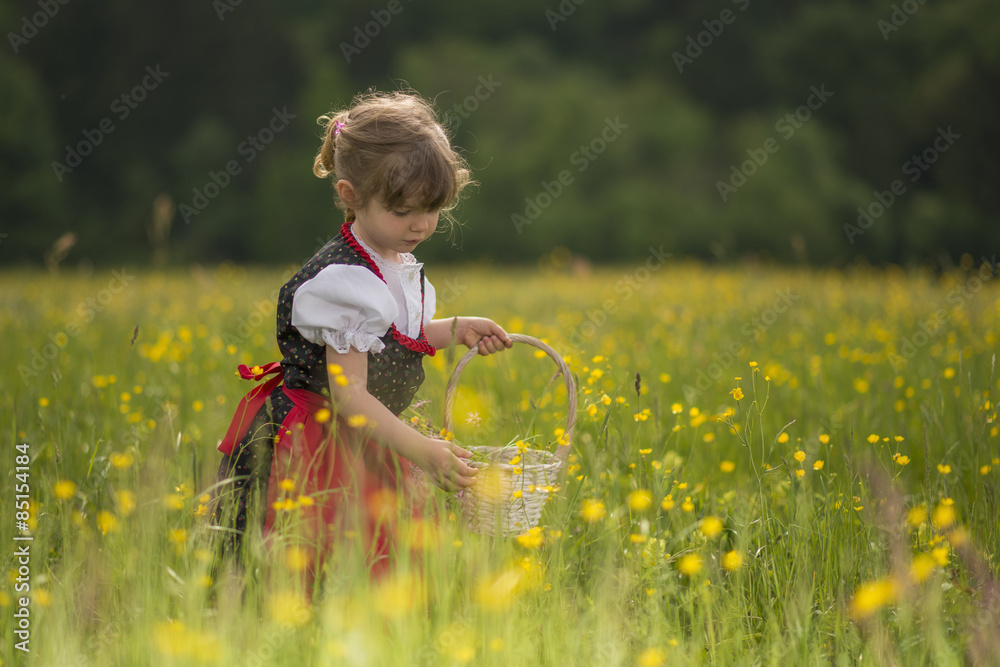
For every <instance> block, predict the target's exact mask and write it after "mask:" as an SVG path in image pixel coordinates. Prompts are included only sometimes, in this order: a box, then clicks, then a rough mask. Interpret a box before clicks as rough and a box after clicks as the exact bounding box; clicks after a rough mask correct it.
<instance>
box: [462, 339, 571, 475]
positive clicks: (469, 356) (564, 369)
mask: <svg viewBox="0 0 1000 667" xmlns="http://www.w3.org/2000/svg"><path fill="white" fill-rule="evenodd" d="M509 335H510V339H511V340H512V341H514V342H515V343H524V344H526V345H531V346H532V347H537V348H538V349H539V350H541V351H543V352H545V354H547V355H549V358H550V359H552V361H554V362H555V363H556V366H558V367H559V373H560V374H561V375H562V376H563V380H564V381H565V382H566V395H567V396H568V397H569V406H568V408H567V411H568V413H569V414H568V416H567V418H566V434H565V438H566V444H565V445H559V447H558V448H557V449H556V456H557V457H559V459H560V460H561V461H563V462H564V463H565V461H566V456H567V455H568V454H569V446H570V443H572V441H573V429H574V428H575V427H576V383H575V382H574V381H573V373H571V372H570V370H569V366H567V365H566V362H565V361H563V358H562V357H561V356H560V355H559V353H558V352H556V351H555V350H553V349H552V348H551V347H549V346H548V345H546V344H545V343H543V342H542V341H540V340H538V339H537V338H534V337H532V336H525V335H524V334H516V333H512V334H509ZM477 356H479V348H478V346H477V347H472V348H470V349H469V351H468V352H466V353H465V354H464V355H463V356H462V358H461V359H459V360H458V363H457V364H456V365H455V370H454V371H452V374H451V378H450V379H449V380H448V387H447V389H445V392H444V428H445V429H446V430H448V431H450V430H451V412H452V406H453V405H454V403H455V390H456V389H457V388H458V378H459V376H460V375H461V374H462V371H463V370H464V369H465V367H466V366H467V365H468V364H469V362H470V361H472V360H473V359H474V358H475V357H477Z"/></svg>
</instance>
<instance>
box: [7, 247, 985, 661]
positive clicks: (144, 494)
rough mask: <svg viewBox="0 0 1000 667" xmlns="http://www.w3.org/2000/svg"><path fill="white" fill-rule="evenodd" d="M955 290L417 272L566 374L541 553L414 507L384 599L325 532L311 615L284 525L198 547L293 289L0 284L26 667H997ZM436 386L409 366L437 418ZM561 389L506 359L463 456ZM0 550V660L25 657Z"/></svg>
mask: <svg viewBox="0 0 1000 667" xmlns="http://www.w3.org/2000/svg"><path fill="white" fill-rule="evenodd" d="M979 269H980V267H978V266H973V265H972V264H971V263H967V264H966V265H965V270H962V271H955V272H953V273H949V274H945V275H943V276H940V277H935V276H931V275H928V274H923V273H920V272H908V273H907V272H903V271H902V270H899V269H890V270H886V271H875V270H868V269H856V270H851V271H846V272H835V271H810V270H804V269H803V270H778V269H762V268H753V267H741V268H729V269H723V268H718V267H706V266H702V265H697V264H677V265H673V266H669V267H666V268H663V269H661V270H659V271H657V272H654V273H652V274H648V273H642V272H640V271H638V270H637V267H622V268H621V269H619V270H612V269H602V270H595V271H589V270H587V269H585V268H579V267H578V268H577V269H576V270H575V272H571V271H570V269H568V268H567V269H565V270H563V271H547V272H542V271H515V272H508V273H503V274H498V273H489V274H487V273H484V272H481V271H479V270H472V269H467V270H457V269H456V270H449V271H442V272H440V273H435V272H433V271H431V272H430V276H429V277H430V279H431V280H432V281H434V282H435V283H436V284H437V285H438V291H439V295H440V294H441V293H442V292H446V294H447V296H446V297H445V298H442V299H441V300H442V303H441V305H440V308H439V313H438V314H439V316H451V315H455V314H469V315H472V314H475V315H484V316H489V317H492V318H494V319H496V320H497V321H498V322H500V323H501V324H502V325H504V326H506V327H507V328H508V329H509V330H511V331H522V332H524V333H527V334H530V335H534V336H538V337H542V338H544V339H546V340H547V341H548V342H549V343H550V344H551V345H552V346H554V347H555V348H556V349H557V350H559V351H560V352H561V353H563V355H564V356H565V357H566V358H567V360H568V362H569V364H570V367H571V368H572V370H573V371H574V373H575V376H576V380H577V385H578V391H579V393H580V396H579V398H580V405H581V409H580V412H579V415H578V423H577V432H576V436H575V438H574V442H573V448H572V454H571V457H570V460H569V465H568V466H567V471H566V474H565V475H564V477H563V478H562V480H561V483H560V487H559V489H558V491H557V492H556V493H555V494H553V497H552V499H551V500H550V501H549V503H548V504H547V506H546V509H545V512H544V514H543V517H542V528H541V530H539V531H535V532H534V533H531V534H529V535H527V536H524V537H522V538H521V539H507V540H504V539H499V538H492V537H488V536H482V535H477V534H475V533H472V532H470V531H469V530H467V529H466V528H465V526H464V524H463V521H462V516H461V513H460V511H456V508H455V506H454V504H453V503H449V502H448V498H447V497H446V495H445V494H444V493H442V492H439V491H435V492H433V493H432V494H431V496H430V506H429V509H428V511H427V513H426V516H425V517H424V518H423V519H422V520H421V521H420V522H419V523H417V524H416V525H414V523H413V521H412V519H410V518H409V516H408V513H407V512H406V511H405V508H401V509H400V515H399V516H398V517H397V518H396V521H397V523H398V534H399V537H398V540H397V546H398V552H397V553H396V555H395V557H394V561H393V563H394V565H393V571H392V572H391V573H390V574H388V575H386V576H383V577H380V578H375V579H373V578H372V577H369V576H368V574H367V571H366V568H365V565H364V563H365V554H364V551H363V543H362V540H360V539H358V538H357V537H354V536H352V535H350V534H346V535H344V534H341V535H339V536H338V537H336V539H335V544H334V546H333V548H332V549H330V550H329V552H328V553H327V554H326V556H325V558H324V561H323V563H324V567H323V570H322V573H321V576H320V578H319V581H318V582H317V584H316V586H315V587H313V588H310V587H309V586H308V585H307V584H306V583H304V577H303V575H302V571H303V568H304V567H306V568H307V566H306V565H305V563H306V558H307V555H308V551H307V550H300V549H299V548H298V547H299V546H301V543H300V542H296V539H298V538H299V537H301V531H300V528H301V523H300V521H299V519H298V518H297V517H298V514H297V511H296V510H294V509H292V510H289V511H287V512H286V513H285V516H284V517H283V518H284V521H285V522H286V524H287V525H286V529H285V530H283V531H282V532H281V533H280V534H278V535H273V536H271V537H270V538H269V539H268V540H266V541H265V540H263V539H262V538H261V537H260V536H259V535H257V534H252V535H250V536H248V538H247V539H246V541H245V544H244V551H243V552H242V556H241V559H240V566H239V567H234V566H233V563H232V561H228V563H227V564H226V565H225V566H224V567H221V568H220V566H219V561H218V560H217V558H216V552H215V546H214V543H213V536H214V535H213V534H214V532H216V531H213V530H212V529H211V527H210V525H209V521H208V514H209V508H208V505H209V503H208V502H207V501H208V500H209V496H211V495H212V493H213V492H214V489H213V485H214V483H215V472H216V469H217V467H218V463H219V455H218V453H217V452H216V450H215V446H216V444H217V442H218V440H219V438H220V437H221V435H222V434H223V433H224V432H225V429H226V427H227V426H228V422H229V419H230V418H231V416H232V411H233V409H234V407H235V404H236V402H237V401H238V399H239V398H240V397H241V396H242V394H243V393H245V391H246V390H247V389H249V386H248V383H245V382H243V381H241V380H239V379H237V378H236V377H235V375H234V374H233V371H234V370H235V365H236V364H237V363H240V362H243V363H264V362H267V361H271V360H275V359H277V356H276V355H277V350H276V346H275V344H274V342H273V335H274V330H273V326H274V325H273V310H274V309H273V302H271V301H269V299H270V298H271V296H272V295H273V294H274V291H275V289H276V288H277V287H278V286H279V285H280V284H281V282H282V277H283V275H284V274H283V273H282V272H278V271H274V270H252V271H248V270H244V269H242V268H240V267H233V266H221V267H217V268H216V269H213V270H202V269H194V270H190V271H175V272H170V273H154V272H139V273H137V274H136V275H135V277H134V278H133V279H131V280H130V281H128V282H126V283H125V285H124V288H123V289H120V290H117V291H112V290H111V289H110V287H109V286H112V287H115V286H118V283H116V284H112V283H111V279H112V275H111V274H110V273H108V274H103V273H101V272H100V271H98V272H97V273H95V274H94V275H92V276H89V277H79V276H71V275H62V276H57V277H53V276H50V275H42V274H31V273H7V274H4V275H2V276H0V306H2V307H0V326H2V330H3V332H4V342H5V344H6V349H7V350H8V354H7V356H6V358H7V364H6V367H5V369H4V371H3V375H2V382H3V391H2V397H3V398H2V401H3V403H2V406H3V407H2V412H0V423H2V425H3V428H4V440H5V441H6V442H8V443H10V446H9V447H7V448H5V451H7V452H10V454H9V456H10V458H11V463H10V466H9V470H10V472H8V474H7V475H5V476H4V481H3V485H2V491H0V492H2V494H3V497H4V506H5V507H13V502H12V501H13V498H14V495H15V482H16V481H17V480H16V476H15V469H14V457H15V455H16V454H17V451H16V450H15V446H16V445H18V444H26V445H27V448H26V449H27V450H28V451H29V452H30V459H31V463H30V466H29V467H30V487H31V491H30V495H31V500H32V502H31V509H30V513H31V519H30V524H31V529H30V532H31V534H32V535H33V538H34V539H33V542H31V554H32V555H31V561H30V569H31V574H30V593H27V595H28V596H29V597H30V598H31V605H30V610H31V640H30V649H31V654H30V660H31V663H32V664H44V665H47V664H53V665H91V664H93V665H142V664H156V665H159V664H164V665H171V664H176V665H181V664H241V665H299V664H317V665H325V664H372V665H376V664H392V665H411V664H412V665H438V664H465V663H470V664H482V665H511V664H545V665H548V664H557V665H570V664H574V665H575V664H601V665H634V664H639V665H658V664H692V663H697V664H702V663H707V664H727V665H728V664H767V665H774V664H782V663H784V664H789V663H792V664H830V663H834V664H878V665H881V664H891V663H896V664H935V665H947V664H968V663H970V662H971V663H975V664H989V661H990V660H991V659H995V658H993V657H991V656H995V655H997V651H998V650H1000V648H998V646H997V644H996V643H995V642H996V640H995V639H993V638H992V637H991V634H990V633H991V632H992V631H993V630H994V629H995V628H996V627H997V623H998V619H997V611H996V609H997V601H998V600H1000V591H998V587H997V583H996V577H997V572H998V569H1000V566H998V562H997V554H998V547H1000V518H998V517H1000V512H998V508H997V491H998V488H1000V482H998V475H1000V460H998V458H997V457H1000V446H998V443H1000V438H998V428H997V421H996V414H997V410H996V406H995V397H996V391H997V387H998V378H997V375H996V373H995V370H994V366H993V364H994V361H993V359H994V355H995V353H996V350H997V346H998V345H997V341H998V335H1000V327H998V321H1000V288H998V286H997V282H998V281H996V279H995V276H993V274H992V273H987V272H985V271H984V272H983V273H979ZM445 285H450V286H451V287H450V288H449V289H448V290H444V289H442V288H443V286H445ZM46 346H48V347H46ZM36 352H37V356H36ZM454 359H455V355H454V354H452V353H447V352H446V351H445V352H442V353H439V354H438V355H437V356H436V357H434V358H432V359H430V360H428V361H427V362H426V363H425V368H426V370H427V376H428V377H427V382H426V383H425V385H424V389H423V390H422V391H421V395H420V398H421V400H425V401H427V402H426V403H424V404H423V406H422V407H421V408H420V409H421V410H422V411H423V412H425V413H426V414H428V415H429V416H430V417H431V418H432V419H433V420H435V421H436V422H438V423H440V420H441V415H440V410H441V405H442V404H443V391H444V385H445V383H446V381H447V378H448V375H449V371H450V368H451V365H452V364H453V362H454ZM750 362H754V365H751V363H750ZM552 372H553V367H552V366H551V363H550V362H549V361H548V360H547V359H545V358H542V357H539V356H538V355H536V354H534V352H533V350H530V349H527V348H524V349H515V350H512V351H510V352H506V353H504V354H502V355H496V356H494V357H490V358H486V359H477V360H475V361H474V362H473V363H472V364H471V365H470V366H469V368H468V369H467V370H466V372H465V374H463V376H462V382H461V385H460V387H461V388H460V391H459V395H458V398H457V401H456V410H455V415H454V417H455V422H456V424H455V428H454V430H455V434H456V437H457V439H458V440H459V441H461V442H463V443H466V444H505V443H507V442H510V440H511V439H512V438H516V437H522V438H523V437H527V436H530V435H537V436H539V437H538V438H537V439H536V440H534V441H532V442H538V443H539V444H540V445H544V444H545V443H549V442H552V441H554V440H555V439H556V438H557V437H558V434H559V432H558V429H560V428H564V427H565V424H566V419H567V415H566V396H565V389H564V388H562V387H561V385H560V383H559V382H552V381H551V380H552ZM736 378H740V379H736ZM737 387H739V391H736V389H737ZM68 482H71V484H67V483H68ZM7 499H11V503H8V500H7ZM10 513H11V515H13V514H14V510H13V509H12V510H11V512H10ZM16 533H17V531H16V525H15V521H14V517H13V516H11V517H10V519H9V520H8V521H5V522H3V523H2V525H0V539H2V541H3V542H4V543H5V544H8V545H14V544H15V542H14V540H13V537H14V536H15V534H16ZM13 553H14V547H13V546H11V547H8V548H7V549H6V550H5V553H4V559H5V561H4V562H5V564H6V566H7V568H6V569H7V571H8V573H11V572H13V574H11V575H10V576H8V577H7V578H5V580H4V581H3V582H2V583H0V610H3V612H4V614H3V615H4V617H5V618H6V619H8V620H7V621H5V622H4V625H3V628H2V630H0V637H2V638H3V648H2V653H0V656H2V660H3V662H4V664H19V663H20V662H21V660H22V659H23V658H25V657H27V656H25V655H24V654H23V653H21V652H20V651H18V650H17V649H15V643H16V642H17V641H19V639H18V637H17V636H16V635H15V634H14V630H15V627H16V626H15V624H14V621H12V620H11V619H12V618H13V613H14V610H15V609H16V608H17V606H18V598H19V597H21V596H22V595H25V593H20V592H18V591H17V590H16V588H15V586H16V584H17V581H16V576H17V575H16V570H17V567H18V565H17V562H16V560H15V559H14V556H13ZM993 634H995V633H993ZM991 642H993V643H991Z"/></svg>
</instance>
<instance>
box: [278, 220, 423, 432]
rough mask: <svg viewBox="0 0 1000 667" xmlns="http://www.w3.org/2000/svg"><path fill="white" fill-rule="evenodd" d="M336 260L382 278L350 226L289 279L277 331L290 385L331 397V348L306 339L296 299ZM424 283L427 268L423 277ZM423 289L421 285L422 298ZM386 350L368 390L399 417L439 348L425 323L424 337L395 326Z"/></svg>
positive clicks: (376, 356)
mask: <svg viewBox="0 0 1000 667" xmlns="http://www.w3.org/2000/svg"><path fill="white" fill-rule="evenodd" d="M332 264H347V265H353V266H365V267H367V268H369V269H370V270H371V271H372V272H373V273H375V275H377V276H378V277H379V278H382V275H381V273H380V272H379V270H378V267H377V266H376V265H375V263H374V262H373V261H372V258H371V256H370V255H369V254H368V253H367V252H366V251H365V249H364V248H362V247H361V245H360V244H359V243H358V242H357V240H356V239H355V238H354V235H353V234H352V233H351V231H350V225H349V224H345V225H344V226H343V227H342V228H341V230H340V234H339V235H338V236H337V237H336V238H335V239H333V240H332V241H330V242H329V243H327V244H326V245H325V246H323V248H321V249H320V250H319V252H317V253H316V254H315V255H314V256H313V258H312V259H310V260H309V261H308V262H306V264H305V266H303V267H302V268H301V269H300V270H299V272H298V273H296V274H295V275H294V276H292V278H291V279H290V280H289V281H288V282H287V283H285V285H284V286H283V287H282V288H281V291H280V293H279V296H278V307H277V319H278V322H277V333H278V347H279V349H280V350H281V353H282V356H283V358H282V360H281V368H282V371H283V372H284V375H285V380H284V383H285V386H286V387H289V388H291V389H306V390H308V391H311V392H314V393H317V394H324V395H329V393H330V388H329V375H328V373H327V366H326V346H325V345H317V344H315V343H312V342H310V341H308V340H306V339H305V338H304V337H303V336H302V334H300V333H299V331H298V329H296V328H295V327H294V326H293V325H292V298H293V296H294V295H295V290H296V289H298V288H299V286H300V285H302V284H303V283H304V282H306V281H307V280H310V279H311V278H313V277H314V276H316V274H318V273H319V272H320V271H322V270H323V269H324V268H326V267H327V266H330V265H332ZM420 283H421V285H423V271H421V275H420ZM422 296H423V292H422V289H421V297H422ZM381 340H382V342H383V343H384V344H385V348H384V349H383V350H382V351H381V352H378V353H374V352H369V353H368V392H369V393H370V394H371V395H372V396H374V397H375V398H376V399H378V400H379V402H381V403H382V404H383V405H385V406H386V407H387V408H389V410H391V411H392V413H393V414H395V415H398V414H400V413H401V412H402V411H403V410H405V409H406V408H407V406H409V405H410V402H411V401H412V400H413V397H414V395H415V394H416V393H417V390H418V389H419V388H420V385H421V384H423V381H424V368H423V358H424V356H425V355H429V354H430V355H432V354H434V352H435V350H434V348H433V347H431V345H430V344H429V343H428V342H427V336H426V335H425V334H424V331H423V327H421V329H420V336H419V338H416V339H414V338H409V337H408V336H405V335H403V334H402V333H400V332H399V331H398V330H397V329H396V327H395V326H392V327H390V328H389V330H388V331H387V332H386V333H385V335H384V336H382V337H381Z"/></svg>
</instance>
